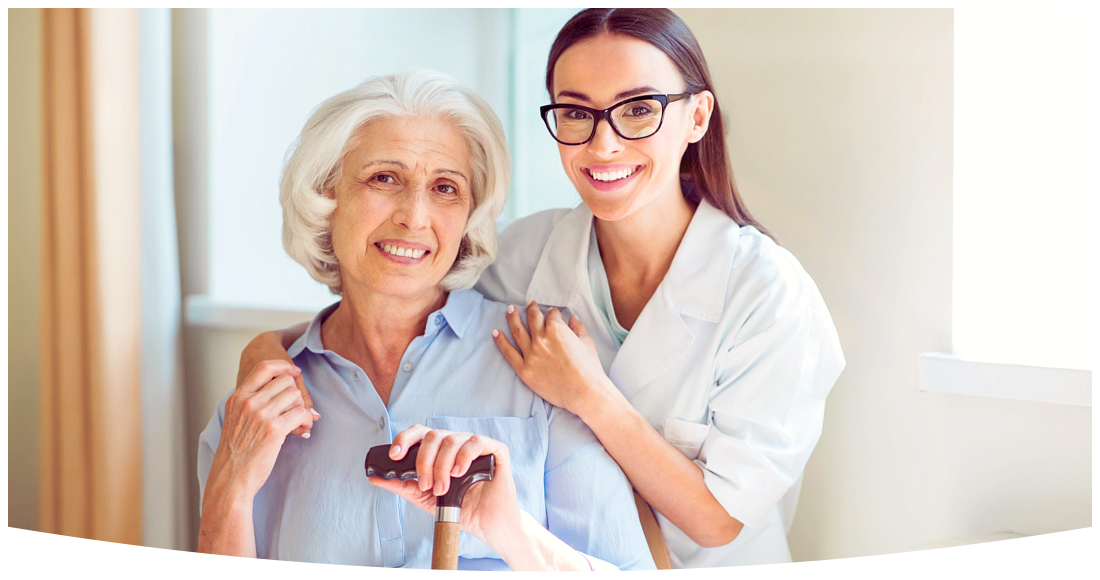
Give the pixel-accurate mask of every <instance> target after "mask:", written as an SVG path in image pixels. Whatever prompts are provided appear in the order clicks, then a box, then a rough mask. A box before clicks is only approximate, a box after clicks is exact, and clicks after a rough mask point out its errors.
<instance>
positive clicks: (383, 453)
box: [364, 443, 496, 508]
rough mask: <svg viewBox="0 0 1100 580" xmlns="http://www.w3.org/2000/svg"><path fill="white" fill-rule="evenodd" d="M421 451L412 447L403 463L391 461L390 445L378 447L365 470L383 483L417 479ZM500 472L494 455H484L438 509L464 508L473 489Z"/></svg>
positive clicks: (417, 446)
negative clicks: (418, 456) (385, 481)
mask: <svg viewBox="0 0 1100 580" xmlns="http://www.w3.org/2000/svg"><path fill="white" fill-rule="evenodd" d="M419 451H420V444H419V443H417V444H415V445H413V446H412V447H409V451H408V452H407V453H405V457H404V458H403V459H401V460H400V461H394V460H393V459H390V446H389V445H376V446H374V447H371V448H370V451H367V459H366V461H365V462H364V467H365V468H366V470H367V477H380V478H382V479H400V480H401V481H409V480H411V479H416V454H417V452H419ZM495 472H496V458H495V457H493V456H492V455H482V456H481V457H478V458H477V459H475V460H474V461H473V463H471V464H470V469H467V470H466V473H464V474H463V475H461V476H460V477H452V478H451V486H450V487H449V488H448V489H447V493H445V494H443V496H442V497H440V498H438V499H437V500H436V505H437V506H441V507H457V508H460V507H462V498H463V497H465V495H466V491H467V490H469V489H470V486H471V485H473V484H475V483H477V482H479V481H489V480H492V479H493V474H494V473H495Z"/></svg>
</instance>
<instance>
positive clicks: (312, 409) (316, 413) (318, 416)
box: [309, 407, 321, 419]
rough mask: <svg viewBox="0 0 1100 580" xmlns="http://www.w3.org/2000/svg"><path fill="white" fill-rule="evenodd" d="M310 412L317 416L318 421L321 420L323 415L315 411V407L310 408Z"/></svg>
mask: <svg viewBox="0 0 1100 580" xmlns="http://www.w3.org/2000/svg"><path fill="white" fill-rule="evenodd" d="M309 412H310V413H313V414H314V415H317V418H318V419H320V418H321V414H320V413H318V412H317V409H314V408H313V407H310V408H309Z"/></svg>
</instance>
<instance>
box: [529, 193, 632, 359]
mask: <svg viewBox="0 0 1100 580" xmlns="http://www.w3.org/2000/svg"><path fill="white" fill-rule="evenodd" d="M591 230H592V212H591V211H589V210H588V207H587V206H586V205H584V204H583V203H582V204H580V205H578V206H577V207H576V208H574V209H573V211H571V212H569V213H568V214H567V215H566V216H565V217H564V218H562V220H561V221H560V222H558V224H557V225H556V226H554V230H553V231H552V232H551V233H550V237H549V238H548V239H547V241H546V245H545V246H544V247H543V250H542V255H541V256H540V257H539V263H538V265H537V266H536V267H535V274H534V275H533V276H532V278H531V285H530V286H528V287H527V300H528V301H531V300H534V301H536V302H538V303H539V305H540V306H543V311H544V312H545V311H546V308H545V307H547V306H557V307H558V308H564V309H566V310H565V311H563V313H562V315H563V317H564V318H565V319H566V320H568V319H569V318H568V317H569V316H571V315H576V316H579V317H580V319H581V320H582V321H584V322H585V324H586V325H587V327H588V333H589V334H590V335H591V336H592V342H594V343H595V344H596V353H597V354H598V355H599V357H600V364H601V365H602V366H603V370H604V372H608V371H609V369H610V367H611V361H612V360H614V358H615V350H616V349H615V343H614V341H613V340H612V339H611V333H610V332H609V331H608V330H607V328H606V327H605V326H604V325H603V324H601V323H600V322H599V321H600V314H599V312H598V311H597V309H596V303H595V302H594V301H593V300H592V292H591V283H590V282H589V281H588V242H589V237H590V232H591Z"/></svg>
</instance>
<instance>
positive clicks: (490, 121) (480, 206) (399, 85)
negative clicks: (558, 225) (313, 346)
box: [279, 69, 512, 294]
mask: <svg viewBox="0 0 1100 580" xmlns="http://www.w3.org/2000/svg"><path fill="white" fill-rule="evenodd" d="M386 117H427V118H436V119H443V120H447V121H451V122H453V123H455V126H456V127H457V128H458V131H459V133H460V134H461V135H462V137H463V138H464V139H465V140H466V143H467V144H468V146H469V148H470V157H471V158H470V166H471V168H472V170H473V179H472V183H471V189H472V193H473V195H472V199H471V203H470V217H469V219H468V221H467V222H466V230H465V231H464V232H463V235H462V244H461V246H460V248H459V251H458V257H457V258H456V259H455V263H454V265H453V266H452V267H451V269H450V271H449V272H448V273H447V275H446V276H444V277H443V280H442V281H441V283H440V284H441V285H442V286H443V287H444V288H445V289H447V290H461V289H465V288H470V287H472V286H473V285H474V283H476V282H477V279H478V277H479V276H481V272H482V271H483V270H485V268H487V267H488V266H489V264H491V263H492V262H493V259H495V258H496V253H497V238H496V225H495V221H494V220H496V218H497V216H498V215H500V212H501V210H502V209H503V208H504V201H505V200H506V199H507V197H508V181H509V179H510V176H511V173H512V160H511V156H510V155H509V153H508V147H507V145H506V143H505V140H504V129H503V127H501V124H500V120H499V119H497V116H496V114H494V113H493V110H492V108H490V107H489V104H488V103H486V102H485V100H484V99H482V98H481V97H480V96H478V95H477V94H476V93H475V92H474V91H472V90H470V89H469V88H467V87H465V86H463V85H462V84H460V83H459V82H458V81H456V80H455V79H453V78H451V77H449V76H447V75H445V74H443V73H439V72H435V71H430V70H423V69H421V70H410V71H405V72H402V73H399V74H396V75H386V76H377V77H371V78H369V79H367V80H365V81H363V82H362V83H361V84H359V85H358V86H356V87H354V88H351V89H348V90H346V91H344V92H342V93H340V94H338V95H336V96H334V97H332V98H329V99H328V100H326V101H325V102H323V103H321V104H320V105H319V106H318V107H317V108H316V109H314V111H313V114H311V115H310V117H309V120H308V121H307V122H306V125H305V127H303V128H302V133H301V134H300V135H299V136H298V139H297V140H296V141H295V142H294V144H292V145H291V148H290V150H289V151H288V152H287V159H286V164H285V166H284V168H283V177H282V182H281V183H280V185H279V201H280V203H282V206H283V247H284V248H285V249H286V252H287V253H288V254H290V257H291V258H294V259H295V260H296V261H297V262H298V263H299V264H301V265H302V266H305V268H306V270H308V271H309V274H310V276H313V279H314V280H317V281H318V282H321V283H322V284H325V285H326V286H328V287H329V290H331V291H332V293H333V294H343V282H342V281H341V279H340V268H339V265H338V262H337V260H336V254H335V253H334V252H333V249H332V215H333V213H334V212H335V211H336V196H335V195H330V192H332V191H333V190H334V188H335V187H336V183H337V182H338V181H339V179H340V172H341V170H342V166H343V162H344V159H345V157H346V155H347V154H348V153H349V152H350V151H352V150H353V149H355V148H356V147H357V146H358V145H359V143H358V137H357V136H358V135H359V134H360V133H359V129H361V128H362V127H363V126H364V125H366V124H368V123H370V122H371V121H375V120H378V119H382V118H386Z"/></svg>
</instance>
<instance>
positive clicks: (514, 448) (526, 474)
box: [428, 413, 548, 558]
mask: <svg viewBox="0 0 1100 580" xmlns="http://www.w3.org/2000/svg"><path fill="white" fill-rule="evenodd" d="M428 427H430V428H432V429H446V430H448V431H458V432H464V433H473V434H475V435H482V436H485V437H489V438H491V439H496V440H497V441H500V442H501V443H503V444H505V445H507V446H508V452H509V456H510V457H511V459H512V479H513V480H515V483H516V500H517V501H518V503H519V507H520V509H522V510H523V511H525V512H527V513H529V514H531V515H532V516H533V517H534V518H535V520H537V521H540V522H542V521H544V520H545V513H546V491H545V489H544V486H543V483H544V476H545V471H546V467H545V465H546V449H547V427H548V423H547V419H546V417H545V416H543V415H542V414H540V413H535V414H534V415H532V416H531V417H526V418H521V417H430V418H429V419H428ZM459 555H460V556H461V557H463V558H496V557H499V556H498V555H496V554H495V553H494V552H493V551H492V550H490V549H489V547H488V546H486V545H485V544H483V543H482V542H481V541H480V540H478V539H477V538H475V537H473V536H471V535H469V534H466V533H463V534H462V538H461V540H460V542H459Z"/></svg>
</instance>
